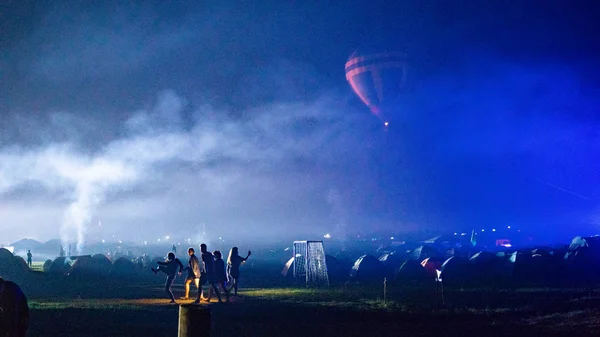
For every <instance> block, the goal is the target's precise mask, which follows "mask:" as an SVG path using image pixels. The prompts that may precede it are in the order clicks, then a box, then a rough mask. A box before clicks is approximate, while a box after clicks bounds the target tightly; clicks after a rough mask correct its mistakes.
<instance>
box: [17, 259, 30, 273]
mask: <svg viewBox="0 0 600 337" xmlns="http://www.w3.org/2000/svg"><path fill="white" fill-rule="evenodd" d="M13 263H14V264H15V267H16V268H17V270H18V271H20V272H24V271H27V270H29V265H28V264H27V262H25V259H24V258H22V257H20V256H15V257H14V262H13Z"/></svg>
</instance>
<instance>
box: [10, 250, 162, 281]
mask: <svg viewBox="0 0 600 337" xmlns="http://www.w3.org/2000/svg"><path fill="white" fill-rule="evenodd" d="M157 261H164V258H160V257H155V258H153V259H151V258H149V257H147V256H144V257H140V258H138V259H130V258H127V257H119V258H117V259H115V260H114V261H111V260H110V259H108V258H107V257H106V256H105V255H102V254H94V255H83V256H76V257H71V258H68V257H58V258H56V259H54V260H46V261H45V262H44V265H43V271H44V272H46V273H52V274H61V275H70V276H76V277H77V276H91V277H98V276H109V275H115V276H134V275H140V274H141V275H143V274H150V268H149V266H150V265H156V262H157ZM27 271H29V266H28V265H27V263H26V262H25V260H24V259H23V258H22V257H20V256H15V255H13V253H11V252H10V251H8V250H7V249H4V248H0V276H4V277H8V278H15V277H20V276H23V275H25V273H26V272H27Z"/></svg>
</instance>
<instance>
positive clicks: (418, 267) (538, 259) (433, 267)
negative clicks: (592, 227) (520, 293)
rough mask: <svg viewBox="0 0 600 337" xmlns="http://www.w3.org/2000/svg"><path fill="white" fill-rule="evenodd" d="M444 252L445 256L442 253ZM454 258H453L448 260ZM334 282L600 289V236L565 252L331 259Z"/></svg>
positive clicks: (422, 252) (426, 251) (419, 252)
mask: <svg viewBox="0 0 600 337" xmlns="http://www.w3.org/2000/svg"><path fill="white" fill-rule="evenodd" d="M442 251H443V252H442ZM449 252H450V254H449ZM326 262H327V269H328V274H329V279H330V281H332V282H336V281H337V282H345V281H348V280H349V281H358V282H381V281H382V279H383V278H384V277H386V278H387V279H388V280H395V281H397V282H401V283H413V284H420V283H427V282H433V281H435V280H436V279H437V280H441V281H443V282H444V284H449V285H457V286H467V285H479V286H481V285H483V286H485V285H499V284H504V285H506V284H530V285H552V284H554V285H559V284H572V285H574V284H578V285H583V284H585V285H591V284H596V283H600V236H594V237H576V238H574V239H573V240H572V242H571V244H570V245H569V246H568V247H564V248H561V249H552V248H534V249H527V250H516V251H512V252H496V253H494V252H487V251H479V252H469V251H460V250H456V251H454V250H445V249H443V248H442V249H439V248H438V247H435V246H431V245H421V246H417V247H415V248H413V249H410V250H405V251H402V252H392V253H385V254H383V255H381V256H379V258H377V257H375V256H373V255H368V254H367V255H362V256H360V257H359V258H358V259H356V260H355V261H354V262H352V260H350V259H348V258H346V257H343V255H342V256H340V255H338V257H337V258H336V257H333V256H330V255H327V256H326Z"/></svg>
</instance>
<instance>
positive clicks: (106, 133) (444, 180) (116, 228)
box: [0, 0, 600, 243]
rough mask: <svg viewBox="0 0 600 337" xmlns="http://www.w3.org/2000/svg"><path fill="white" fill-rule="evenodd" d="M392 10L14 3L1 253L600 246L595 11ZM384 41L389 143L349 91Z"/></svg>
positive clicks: (4, 105)
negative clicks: (524, 233)
mask: <svg viewBox="0 0 600 337" xmlns="http://www.w3.org/2000/svg"><path fill="white" fill-rule="evenodd" d="M386 2H391V1H382V2H377V1H339V2H336V3H333V4H328V3H327V2H323V1H314V2H312V1H310V2H309V1H297V2H294V1H286V2H281V4H278V3H276V2H273V3H270V2H268V1H255V2H252V1H238V2H231V3H235V4H227V3H229V2H223V1H214V2H212V1H202V2H198V3H195V2H194V4H193V3H192V2H191V1H190V2H188V1H155V2H151V1H144V2H141V1H140V2H139V3H138V4H133V3H130V2H125V1H121V2H117V1H107V2H104V1H65V2H56V1H26V0H24V1H17V0H13V1H7V0H4V1H0V51H1V52H0V243H8V242H12V241H15V240H18V239H20V238H23V237H32V238H36V239H38V240H42V241H44V240H47V239H50V238H54V237H61V238H62V239H63V240H64V241H65V242H71V241H75V240H77V237H80V238H85V241H88V242H89V241H94V240H99V239H101V238H107V239H108V238H110V237H111V236H112V235H115V236H116V237H119V238H123V239H124V240H137V241H139V240H145V239H148V238H154V237H158V236H161V235H165V234H168V235H172V236H181V237H184V236H188V237H189V236H197V235H199V234H200V233H201V231H202V228H204V229H205V230H206V232H207V233H209V234H210V235H214V236H222V237H226V238H233V239H234V240H255V239H266V240H273V239H280V238H285V239H288V238H289V239H306V238H308V239H316V238H320V237H322V236H323V234H324V233H329V232H330V233H332V236H338V237H340V236H343V235H345V234H347V233H356V232H364V233H367V232H377V233H388V232H389V233H392V232H394V233H414V232H423V231H433V232H440V233H441V232H457V231H466V230H470V229H471V228H474V227H475V228H491V227H495V226H507V225H513V226H518V227H520V228H523V229H527V230H531V231H538V230H539V231H543V232H545V233H552V232H556V233H558V232H561V231H564V230H565V228H568V229H571V230H574V231H580V232H581V233H582V234H592V233H593V232H595V231H596V230H597V229H598V228H599V226H600V207H599V206H600V185H599V183H600V128H599V127H600V118H599V117H598V116H599V113H600V111H599V109H600V108H599V107H600V105H599V103H600V95H599V94H600V90H599V88H600V80H599V78H600V77H599V75H600V67H599V66H600V38H599V35H598V33H597V32H600V20H598V18H599V17H600V9H598V8H597V6H596V7H594V6H592V5H593V1H574V2H567V1H432V2H425V1H396V2H395V4H393V5H390V4H386ZM375 43H377V44H381V43H388V44H392V45H395V44H397V45H398V46H400V45H401V46H402V48H403V49H404V50H406V51H407V53H408V58H409V63H410V73H409V77H408V82H407V88H406V90H405V92H404V93H403V95H402V99H401V101H400V102H398V105H397V107H396V109H395V111H394V114H393V116H391V117H390V126H389V128H388V129H387V131H386V130H384V128H382V125H381V121H380V120H379V119H378V118H377V117H375V116H374V115H373V114H371V113H370V111H369V109H368V108H367V107H366V106H364V105H363V104H362V102H361V101H360V100H359V99H358V98H357V97H356V96H355V95H354V93H353V92H352V90H351V89H350V87H349V86H348V84H347V82H346V79H345V74H344V64H345V62H346V60H347V59H348V56H349V55H350V54H351V53H352V52H353V51H354V50H355V49H356V48H359V47H362V46H366V45H372V44H375ZM99 221H101V223H102V226H98V223H99ZM203 225H204V226H203Z"/></svg>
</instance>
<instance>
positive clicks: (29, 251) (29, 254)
mask: <svg viewBox="0 0 600 337" xmlns="http://www.w3.org/2000/svg"><path fill="white" fill-rule="evenodd" d="M32 257H33V255H32V254H31V249H28V250H27V265H28V266H29V268H31V265H32V261H31V259H32Z"/></svg>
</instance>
